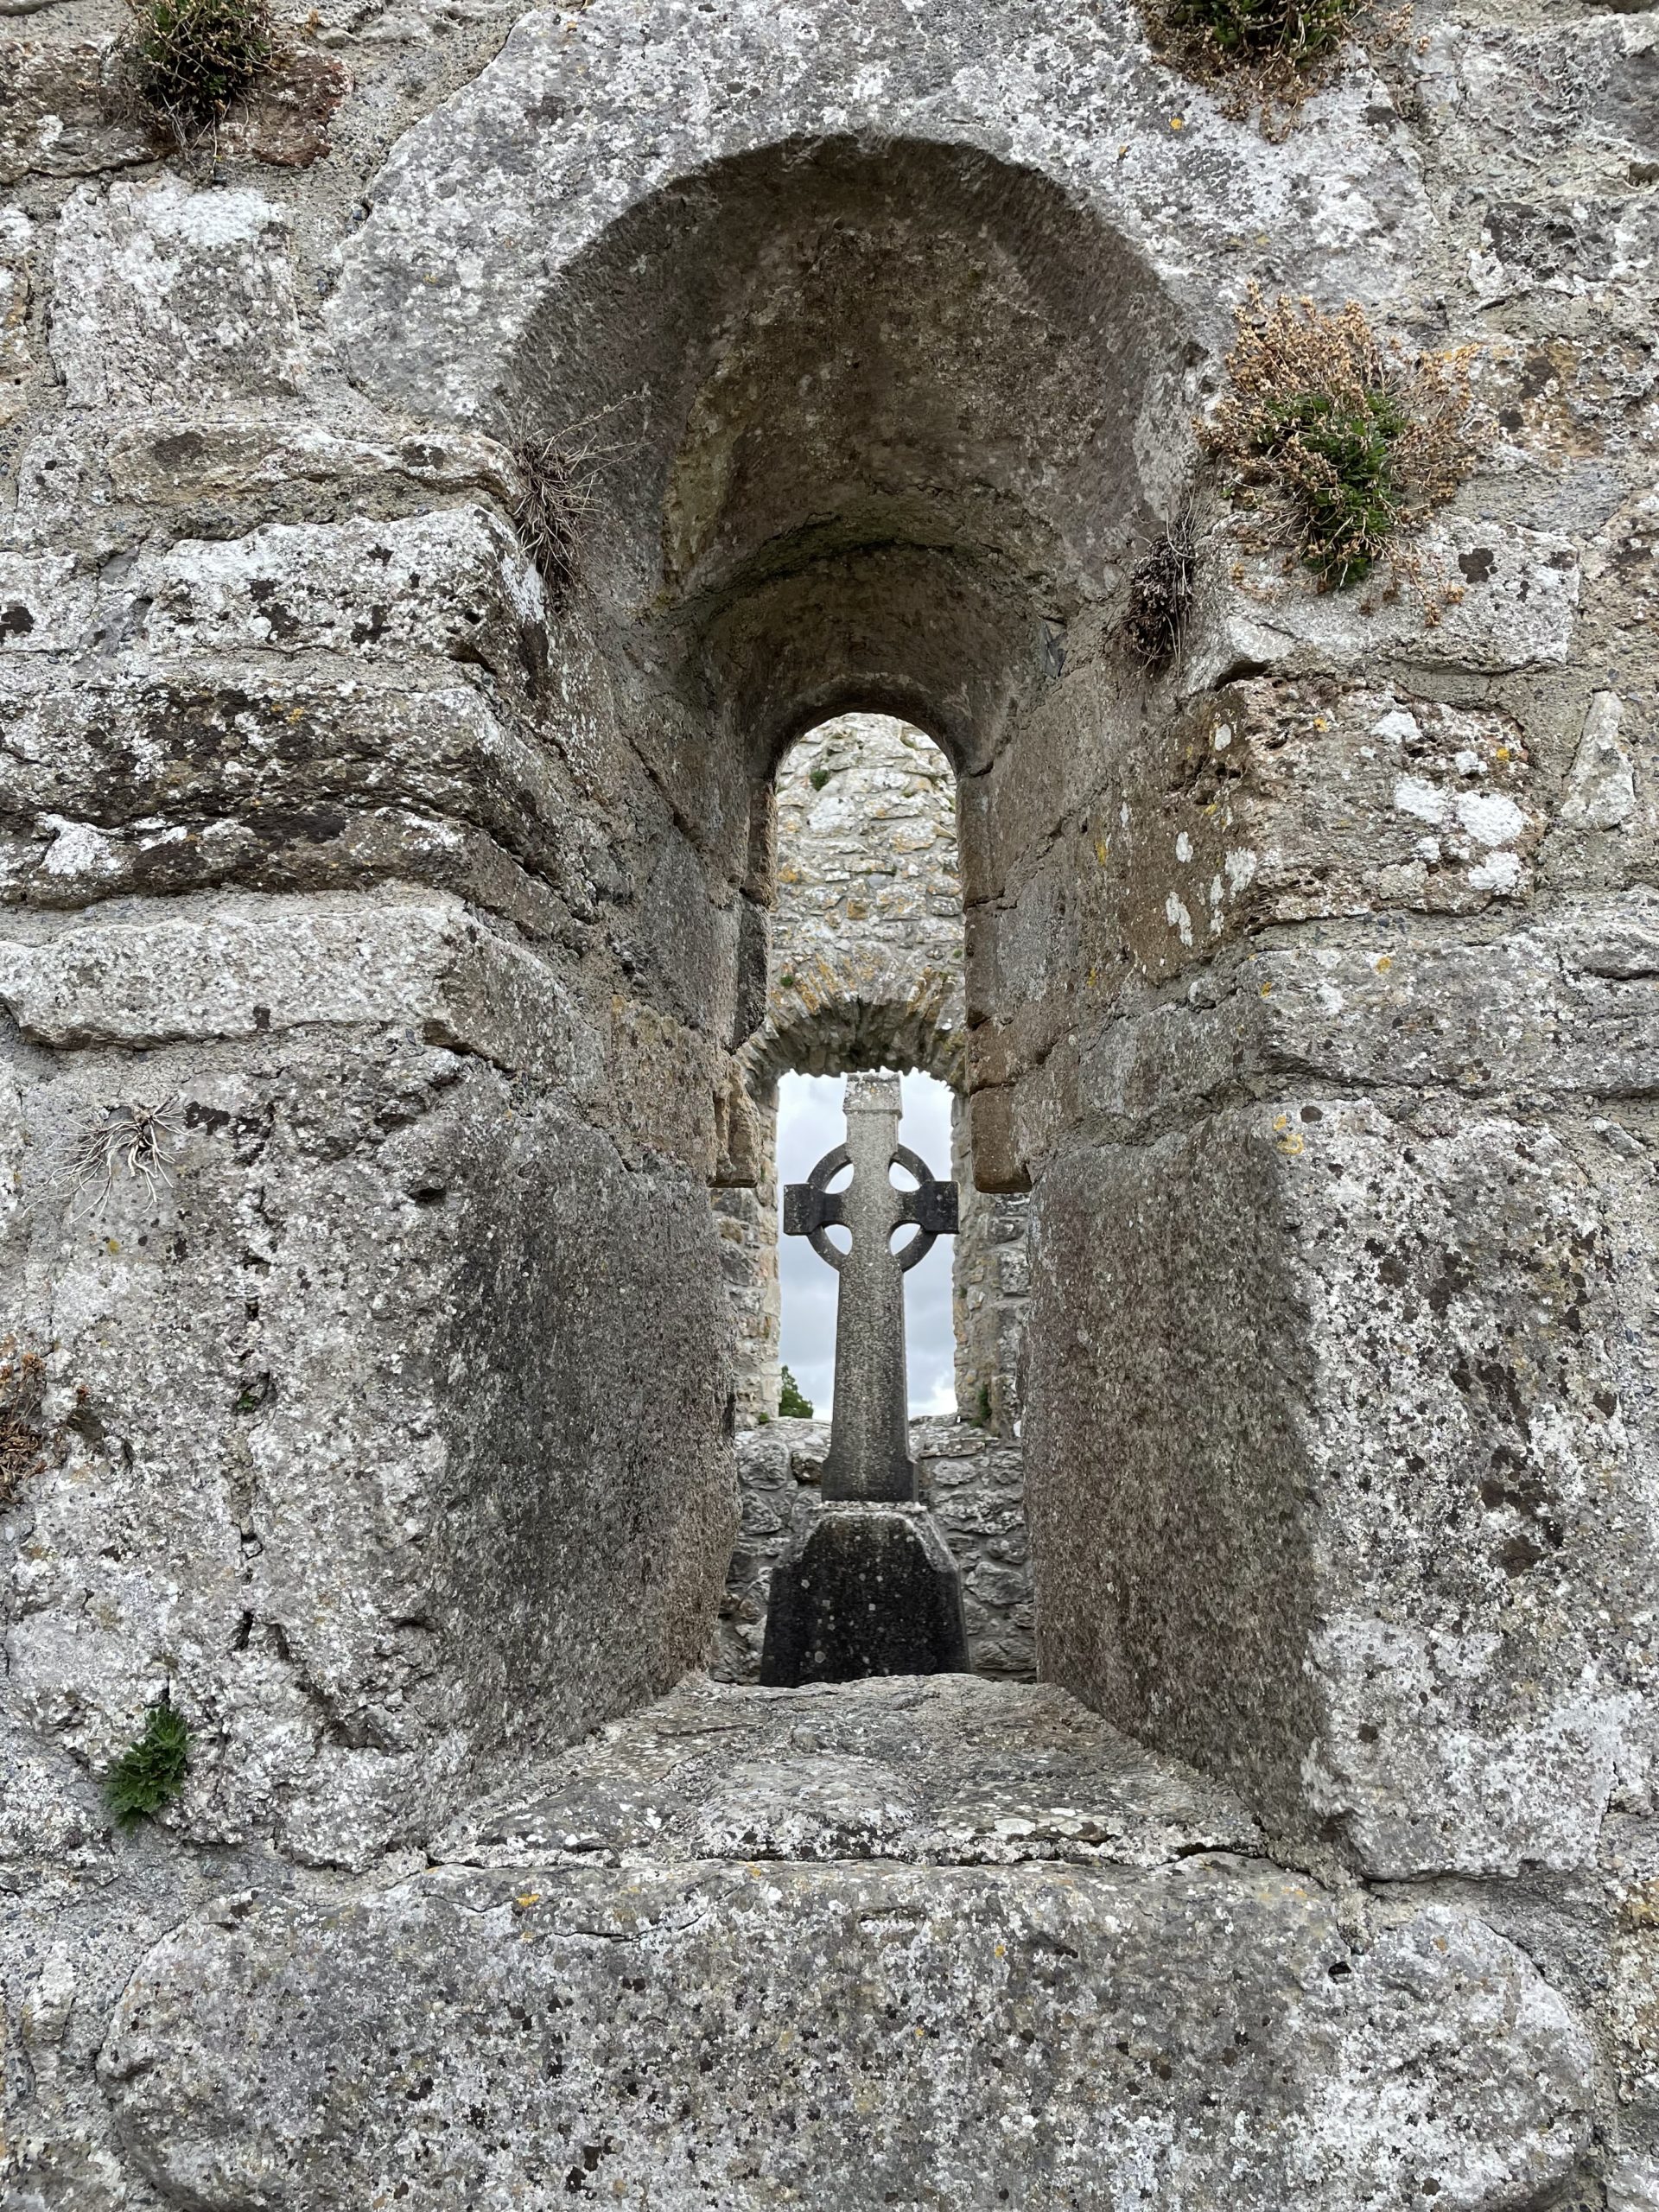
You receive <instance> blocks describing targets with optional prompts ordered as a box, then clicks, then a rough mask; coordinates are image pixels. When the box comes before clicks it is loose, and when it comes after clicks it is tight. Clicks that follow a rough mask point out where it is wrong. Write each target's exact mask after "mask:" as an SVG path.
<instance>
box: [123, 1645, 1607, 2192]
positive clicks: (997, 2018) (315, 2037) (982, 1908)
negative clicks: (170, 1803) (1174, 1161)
mask: <svg viewBox="0 0 1659 2212" xmlns="http://www.w3.org/2000/svg"><path fill="white" fill-rule="evenodd" d="M969 1751H970V1752H971V1755H972V1756H971V1760H970V1759H969V1758H964V1753H965V1752H969ZM1057 1798H1058V1799H1059V1800H1060V1801H1061V1802H1059V1803H1058V1804H1057V1803H1056V1800H1057ZM1248 1840H1249V1824H1248V1822H1246V1821H1243V1820H1242V1818H1241V1816H1240V1815H1239V1814H1238V1813H1237V1811H1236V1808H1229V1807H1228V1806H1227V1805H1226V1802H1225V1801H1224V1799H1221V1798H1220V1797H1218V1796H1217V1793H1215V1792H1213V1791H1211V1790H1209V1789H1206V1788H1205V1785H1202V1784H1198V1783H1196V1782H1195V1781H1194V1779H1193V1778H1192V1777H1186V1776H1184V1775H1183V1774H1181V1773H1180V1771H1179V1770H1174V1769H1172V1768H1170V1767H1169V1766H1167V1765H1166V1764H1161V1763H1159V1762H1155V1761H1149V1760H1147V1759H1146V1758H1144V1756H1143V1755H1141V1754H1139V1753H1135V1752H1133V1751H1128V1750H1127V1747H1125V1746H1124V1745H1122V1743H1121V1740H1118V1739H1114V1738H1112V1736H1111V1733H1110V1732H1109V1731H1108V1730H1105V1729H1103V1727H1102V1726H1101V1724H1100V1723H1099V1722H1098V1721H1096V1720H1095V1719H1092V1718H1091V1717H1090V1716H1088V1715H1086V1714H1084V1713H1082V1712H1081V1711H1080V1710H1079V1709H1078V1708H1077V1707H1074V1706H1072V1705H1071V1702H1070V1700H1066V1699H1065V1698H1064V1697H1061V1696H1058V1695H1057V1694H1054V1693H1053V1692H1046V1691H1033V1690H1016V1689H1013V1688H1005V1689H1001V1690H999V1689H995V1688H988V1687H987V1686H984V1685H977V1684H971V1683H950V1684H948V1685H947V1684H944V1683H941V1682H938V1681H933V1682H928V1683H920V1682H915V1681H902V1680H889V1681H886V1682H883V1683H879V1684H866V1685H863V1686H861V1687H860V1688H857V1689H855V1690H849V1689H848V1688H845V1687H838V1688H835V1689H832V1690H831V1689H820V1690H818V1691H817V1692H812V1691H791V1692H781V1693H768V1692H754V1691H732V1690H720V1689H717V1688H711V1687H710V1688H700V1689H690V1690H687V1691H683V1692H681V1693H679V1694H677V1696H676V1697H675V1698H673V1699H671V1700H668V1701H667V1703H666V1704H664V1705H663V1706H660V1707H657V1708H655V1709H654V1710H653V1712H652V1713H648V1714H645V1715H643V1716H641V1717H640V1719H638V1720H636V1721H633V1722H630V1723H627V1724H624V1726H622V1727H621V1728H620V1729H617V1730H613V1731H611V1732H609V1733H608V1737H607V1740H604V1741H602V1742H601V1743H599V1744H596V1745H593V1746H592V1747H590V1748H589V1749H588V1750H587V1751H584V1752H581V1753H578V1754H577V1755H576V1759H575V1764H574V1768H573V1770H569V1771H568V1772H567V1774H566V1777H564V1779H563V1783H562V1785H561V1788H560V1789H559V1791H558V1793H557V1795H556V1796H554V1797H551V1798H544V1799H543V1800H541V1801H540V1802H532V1803H529V1804H525V1805H522V1806H520V1807H519V1808H517V1809H516V1810H512V1811H505V1812H503V1813H499V1814H497V1815H495V1816H494V1818H493V1820H491V1821H486V1822H485V1823H484V1824H483V1826H482V1827H480V1828H478V1829H476V1830H475V1831H474V1840H472V1842H471V1843H470V1844H468V1845H466V1846H463V1847H462V1850H463V1852H464V1858H465V1861H466V1862H467V1863H456V1862H455V1861H453V1860H452V1862H451V1863H449V1864H448V1865H446V1866H440V1867H438V1868H436V1869H435V1870H434V1871H432V1872H429V1873H426V1874H423V1875H419V1876H416V1877H415V1878H412V1879H409V1880H405V1881H403V1882H398V1883H394V1884H392V1885H389V1886H383V1887H378V1888H375V1889H373V1890H369V1891H362V1892H359V1894H358V1895H356V1896H355V1897H340V1896H338V1895H336V1896H334V1897H328V1898H326V1899H325V1898H323V1897H314V1898H313V1897H306V1896H305V1895H304V1893H303V1892H302V1891H296V1890H289V1891H288V1892H287V1893H286V1894H283V1893H282V1892H280V1891H263V1892H255V1893H252V1894H248V1893H244V1894H242V1895H239V1896H236V1897H227V1898H226V1899H225V1900H224V1902H223V1904H221V1905H220V1906H219V1909H218V1910H211V1911H209V1912H208V1913H207V1914H204V1915H203V1916H200V1917H199V1918H197V1919H195V1920H194V1921H191V1922H188V1923H186V1924H185V1925H183V1926H182V1927H181V1928H179V1929H176V1930H175V1932H174V1933H173V1934H172V1935H170V1936H168V1937H167V1938H166V1939H165V1940H164V1941H163V1942H162V1943H160V1944H159V1945H158V1946H157V1947H156V1949H155V1950H154V1951H153V1952H151V1954H150V1955H149V1957H148V1958H147V1959H146V1960H145V1961H144V1962H143V1965H142V1967H140V1969H139V1971H138V1973H137V1975H136V1976H135V1978H134V1980H133V1982H132V1984H131V1986H130V1988H129V1990H128V1992H127V1993H126V1995H125V1997H124V1999H123V2001H122V2004H121V2005H120V2007H119V2009H118V2013H117V2016H116V2019H115V2022H114V2024H113V2027H112V2030H111V2036H110V2039H109V2042H108V2044H106V2046H105V2051H104V2054H103V2058H102V2062H101V2073H102V2077H103V2081H104V2084H105V2089H106V2092H107V2093H108V2094H109V2096H110V2097H111V2101H112V2102H113V2105H114V2107H115V2111H116V2116H117V2125H118V2131H119V2134H120V2138H121V2140H122V2142H123V2144H124V2146H125V2148H126V2150H127V2152H128V2153H129V2155H130V2156H131V2157H132V2158H133V2159H134V2160H135V2162H136V2164H137V2166H138V2168H139V2170H140V2171H142V2172H143V2174H145V2175H146V2176H147V2177H149V2178H150V2179H151V2180H152V2181H153V2182H154V2183H156V2185H157V2186H158V2187H159V2188H160V2189H161V2190H162V2192H163V2194H164V2196H166V2197H167V2198H168V2199H169V2200H170V2201H173V2202H180V2203H182V2202H188V2203H190V2204H191V2205H192V2206H194V2207H195V2208H196V2209H197V2212H231V2208H232V2207H239V2206H242V2205H244V2204H246V2203H248V2202H250V2201H256V2202H257V2201H264V2202H277V2203H281V2204H282V2205H283V2207H284V2208H285V2212H344V2208H345V2207H346V2206H347V2205H352V2206H356V2205H359V2204H363V2203H367V2202H373V2201H375V2198H376V2197H377V2196H385V2198H386V2199H387V2201H389V2202H397V2203H399V2204H406V2205H408V2206H410V2208H412V2212H438V2209H439V2208H440V2207H443V2208H446V2209H447V2208H448V2207H452V2206H453V2205H454V2202H455V2201H456V2199H457V2196H464V2197H465V2198H466V2200H467V2202H470V2203H472V2204H474V2205H477V2206H479V2207H480V2212H495V2208H498V2207H499V2208H503V2212H505V2207H507V2206H508V2205H514V2206H519V2207H532V2208H534V2207H548V2208H551V2207H552V2206H553V2205H555V2204H556V2203H560V2202H563V2199H564V2197H565V2196H566V2195H568V2194H575V2195H582V2194H584V2193H602V2194H603V2196H605V2198H606V2200H607V2201H608V2202H618V2203H621V2204H626V2205H639V2206H645V2205H647V2204H648V2205H651V2206H652V2207H653V2208H659V2209H660V2212H690V2208H693V2207H696V2208H704V2207H707V2208H710V2209H711V2212H712V2208H715V2207H718V2208H720V2212H753V2209H754V2208H759V2207H761V2206H764V2205H769V2204H772V2203H776V2202H778V2201H779V2195H780V2192H786V2193H787V2194H788V2196H791V2197H793V2198H796V2199H798V2200H800V2201H804V2202H810V2203H813V2204H819V2205H823V2206H826V2207H828V2206H831V2205H833V2206H836V2207H837V2208H840V2207H842V2206H849V2205H851V2204H854V2203H859V2204H863V2203H868V2202H873V2201H874V2202H880V2203H888V2204H899V2205H917V2206H919V2205H921V2204H924V2203H937V2202H939V2201H940V2200H941V2198H943V2199H944V2200H946V2201H948V2202H951V2203H953V2204H957V2205H959V2206H962V2207H963V2208H964V2212H982V2208H983V2212H991V2208H994V2207H995V2206H998V2205H1001V2204H1005V2203H1010V2202H1016V2203H1021V2204H1034V2203H1038V2202H1040V2203H1042V2204H1044V2205H1046V2206H1054V2207H1063V2206H1072V2207H1076V2208H1077V2212H1084V2208H1088V2207H1092V2206H1095V2205H1097V2204H1099V2203H1102V2202H1115V2203H1120V2204H1124V2205H1130V2204H1145V2205H1147V2206H1148V2207H1151V2206H1154V2205H1155V2206H1156V2207H1158V2209H1159V2212H1201V2208H1202V2209H1203V2212H1207V2208H1210V2207H1212V2206H1214V2205H1216V2204H1217V2203H1220V2202H1226V2204H1227V2205H1229V2206H1230V2208H1233V2212H1283V2208H1284V2207H1285V2206H1286V2205H1287V2204H1289V2203H1298V2204H1313V2203H1318V2204H1319V2206H1321V2207H1322V2208H1331V2212H1360V2208H1362V2207H1365V2208H1370V2212H1396V2208H1398V2212H1405V2208H1407V2207H1410V2206H1415V2205H1417V2204H1419V2203H1421V2201H1422V2192H1423V2191H1424V2190H1426V2189H1427V2190H1430V2191H1431V2192H1432V2193H1433V2196H1434V2201H1435V2202H1437V2203H1438V2204H1440V2205H1442V2206H1446V2207H1455V2208H1457V2212H1500V2208H1502V2207H1506V2206H1513V2205H1515V2204H1516V2203H1518V2202H1522V2201H1526V2200H1530V2199H1533V2198H1535V2197H1537V2196H1539V2195H1540V2193H1541V2191H1542V2190H1545V2189H1547V2188H1548V2186H1549V2184H1550V2183H1553V2182H1555V2181H1558V2180H1560V2178H1562V2177H1564V2176H1565V2175H1566V2173H1567V2171H1568V2169H1569V2167H1570V2164H1571V2162H1572V2159H1573V2155H1574V2152H1575V2150H1576V2147H1577V2145H1578V2144H1579V2142H1580V2140H1581V2139H1582V2135H1583V2132H1584V2125H1585V2115H1584V2105H1585V2069H1586V2061H1587V2056H1588V2047H1587V2044H1586V2039H1585V2037H1584V2036H1583V2034H1582V2031H1580V2029H1579V2027H1578V2026H1577V2024H1576V2023H1575V2022H1574V2021H1573V2018H1572V2015H1571V2013H1570V2012H1568V2010H1567V2007H1566V2006H1565V2005H1563V2004H1562V2002H1561V2000H1560V1998H1559V1997H1558V1996H1556V1994H1555V1993H1554V1991H1552V1990H1551V1989H1550V1988H1549V1987H1548V1985H1547V1984H1546V1983H1545V1982H1544V1981H1543V1980H1541V1977H1540V1976H1539V1975H1538V1974H1536V1973H1535V1971H1534V1969H1533V1968H1532V1967H1530V1965H1529V1963H1528V1961H1527V1960H1526V1959H1525V1957H1524V1956H1523V1955H1522V1953H1520V1952H1519V1951H1517V1950H1516V1949H1515V1948H1513V1947H1512V1946H1510V1944H1509V1943H1507V1942H1504V1941H1503V1939H1502V1938H1501V1937H1500V1936H1497V1935H1495V1934H1494V1933H1493V1932H1492V1931H1491V1929H1488V1928H1486V1927H1485V1926H1484V1925H1483V1924H1482V1923H1481V1922H1480V1921H1479V1920H1478V1919H1476V1918H1474V1917H1472V1916H1469V1915H1465V1914H1461V1913H1458V1912H1454V1911H1450V1910H1445V1909H1444V1908H1435V1907H1430V1908H1428V1909H1427V1910H1422V1911H1418V1912H1415V1913H1414V1912H1412V1911H1411V1910H1410V1909H1409V1908H1408V1910H1406V1912H1405V1913H1404V1914H1403V1915H1402V1916H1400V1917H1399V1918H1398V1919H1397V1920H1393V1921H1390V1922H1387V1923H1378V1924H1376V1926H1374V1927H1371V1928H1369V1929H1365V1930H1364V1931H1363V1932H1361V1931H1359V1930H1357V1929H1354V1928H1353V1927H1352V1925H1351V1924H1350V1925H1349V1926H1348V1927H1346V1928H1344V1926H1343V1925H1342V1924H1341V1923H1340V1922H1339V1919H1338V1914H1337V1912H1336V1910H1335V1909H1334V1904H1333V1901H1332V1899H1331V1898H1330V1897H1326V1896H1325V1894H1323V1893H1322V1892H1321V1891H1319V1888H1318V1887H1317V1885H1313V1884H1312V1883H1310V1882H1308V1881H1307V1880H1306V1878H1302V1877H1300V1876H1296V1875H1287V1874H1284V1873H1282V1872H1280V1871H1279V1870H1277V1869H1276V1868H1274V1867H1272V1866H1268V1865H1267V1864H1266V1863H1265V1862H1263V1861H1262V1860H1260V1859H1252V1858H1249V1857H1245V1856H1241V1855H1240V1853H1239V1850H1238V1848H1237V1847H1238V1846H1239V1845H1245V1846H1246V1847H1248ZM463 2115H464V2117H463Z"/></svg>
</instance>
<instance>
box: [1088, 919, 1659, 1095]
mask: <svg viewBox="0 0 1659 2212" xmlns="http://www.w3.org/2000/svg"><path fill="white" fill-rule="evenodd" d="M1656 974H1659V908H1656V902H1655V900H1654V899H1653V897H1652V894H1651V893H1648V892H1646V891H1638V892H1632V893H1620V894H1614V895H1611V896H1607V897H1604V898H1594V899H1581V900H1577V901H1574V902H1573V903H1571V904H1567V903H1564V904H1563V905H1562V906H1560V907H1559V908H1557V909H1556V910H1555V911H1554V912H1548V911H1546V912H1541V913H1540V914H1539V915H1538V916H1537V917H1536V918H1535V919H1534V920H1532V921H1530V922H1529V924H1528V925H1527V926H1525V927H1523V928H1522V929H1518V930H1516V931H1513V932H1512V933H1511V934H1510V935H1509V936H1508V937H1504V938H1498V939H1497V940H1496V941H1495V942H1482V941H1481V940H1479V939H1478V938H1465V937H1464V936H1462V935H1459V934H1452V933H1447V932H1441V931H1433V932H1431V931H1426V930H1419V929H1416V928H1412V927H1409V926H1407V927H1398V928H1396V929H1395V930H1392V931H1389V933H1388V934H1387V935H1385V936H1372V937H1370V941H1369V942H1366V941H1364V940H1362V941H1361V942H1359V943H1357V944H1356V943H1354V942H1352V941H1349V942H1346V943H1341V944H1326V945H1316V944H1298V945H1293V946H1288V947H1287V948H1285V949H1284V950H1271V951H1262V952H1253V953H1250V954H1248V955H1247V956H1245V957H1243V958H1242V959H1241V960H1240V961H1239V962H1238V963H1237V965H1236V969H1234V968H1228V969H1223V970H1222V971H1221V972H1220V973H1219V974H1218V975H1217V976H1216V977H1214V978H1212V979H1211V985H1210V988H1209V989H1208V990H1206V991H1205V992H1204V993H1202V994H1194V995H1192V997H1191V998H1190V999H1189V1000H1187V1001H1185V1002H1172V1003H1166V1004H1165V1005H1162V1006H1160V1007H1155V1008H1153V1009H1150V1010H1148V1011H1147V1012H1146V1013H1145V1014H1138V1015H1135V1016H1132V1017H1130V1018H1128V1019H1126V1020H1119V1021H1117V1022H1115V1023H1113V1024H1111V1025H1110V1026H1109V1027H1106V1028H1105V1029H1103V1030H1102V1031H1100V1032H1098V1033H1096V1035H1095V1036H1094V1037H1092V1038H1090V1039H1088V1040H1086V1041H1085V1042H1084V1045H1083V1047H1082V1052H1081V1068H1080V1077H1079V1096H1080V1100H1081V1103H1082V1105H1083V1108H1084V1111H1085V1112H1086V1113H1088V1114H1090V1115H1091V1116H1100V1117H1103V1118H1105V1119H1106V1120H1108V1121H1109V1122H1112V1123H1115V1124H1118V1125H1121V1126H1135V1127H1137V1128H1141V1129H1143V1130H1146V1129H1148V1128H1155V1127H1156V1126H1157V1125H1159V1124H1160V1122H1161V1121H1162V1120H1163V1118H1164V1117H1165V1116H1167V1115H1169V1114H1170V1113H1172V1112H1177V1111H1190V1110H1191V1109H1192V1108H1193V1107H1194V1106H1196V1105H1198V1104H1199V1103H1202V1102H1204V1101H1206V1100H1211V1099H1214V1098H1216V1097H1217V1096H1224V1095H1225V1094H1227V1093H1228V1092H1230V1091H1231V1090H1234V1089H1236V1087H1237V1086H1238V1085H1239V1084H1252V1083H1256V1084H1259V1083H1261V1082H1262V1081H1264V1080H1268V1079H1283V1078H1286V1077H1291V1078H1294V1079H1298V1080H1303V1081H1306V1080H1313V1081H1317V1082H1322V1083H1339V1084H1360V1085H1363V1086H1365V1087H1367V1088H1372V1087H1376V1086H1383V1087H1388V1086H1390V1085H1410V1086H1423V1087H1430V1088H1434V1087H1439V1086H1441V1085H1445V1086H1449V1087H1450V1088H1451V1089H1452V1090H1456V1091H1458V1092H1459V1093H1462V1094H1464V1095H1465V1096H1485V1095H1497V1096H1503V1095H1504V1094H1507V1093H1513V1092H1516V1091H1521V1092H1522V1093H1524V1094H1527V1095H1529V1096H1533V1097H1537V1096H1540V1095H1543V1094H1554V1095H1556V1096H1567V1097H1579V1096H1585V1095H1588V1096H1599V1097H1602V1098H1611V1097H1621V1096H1622V1097H1643V1096H1649V1095H1650V1094H1652V1093H1653V1092H1654V1091H1655V1090H1656V1089H1659V1001H1656V996H1655V993H1654V988H1653V979H1654V977H1655V976H1656Z"/></svg>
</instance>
